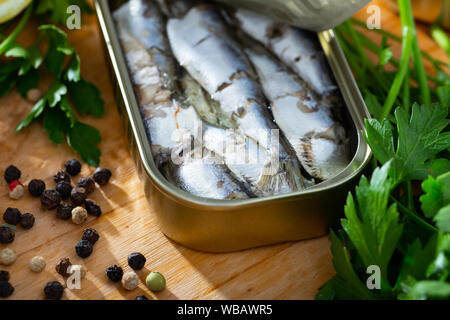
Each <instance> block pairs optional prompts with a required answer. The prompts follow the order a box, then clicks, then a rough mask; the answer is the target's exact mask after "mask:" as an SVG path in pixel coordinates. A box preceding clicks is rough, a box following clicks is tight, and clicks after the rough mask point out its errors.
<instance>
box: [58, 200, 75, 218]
mask: <svg viewBox="0 0 450 320" xmlns="http://www.w3.org/2000/svg"><path fill="white" fill-rule="evenodd" d="M72 210H73V206H72V205H71V204H70V203H61V204H60V205H59V207H58V209H56V216H57V217H58V218H60V219H62V220H68V219H70V218H71V217H72Z"/></svg>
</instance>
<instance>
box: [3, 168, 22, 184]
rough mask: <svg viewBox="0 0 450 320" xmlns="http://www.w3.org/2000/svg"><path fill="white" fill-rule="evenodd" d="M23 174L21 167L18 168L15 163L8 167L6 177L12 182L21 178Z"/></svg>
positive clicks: (7, 180)
mask: <svg viewBox="0 0 450 320" xmlns="http://www.w3.org/2000/svg"><path fill="white" fill-rule="evenodd" d="M21 174H22V173H21V172H20V170H19V169H17V168H16V167H15V166H13V165H10V166H9V167H8V168H6V170H5V175H4V177H5V180H6V182H8V183H11V182H13V181H14V180H19V179H20V175H21Z"/></svg>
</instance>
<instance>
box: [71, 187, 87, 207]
mask: <svg viewBox="0 0 450 320" xmlns="http://www.w3.org/2000/svg"><path fill="white" fill-rule="evenodd" d="M86 197H87V194H86V189H84V188H80V187H75V188H73V189H72V191H71V192H70V200H72V204H73V205H74V206H81V205H82V204H84V201H85V200H86Z"/></svg>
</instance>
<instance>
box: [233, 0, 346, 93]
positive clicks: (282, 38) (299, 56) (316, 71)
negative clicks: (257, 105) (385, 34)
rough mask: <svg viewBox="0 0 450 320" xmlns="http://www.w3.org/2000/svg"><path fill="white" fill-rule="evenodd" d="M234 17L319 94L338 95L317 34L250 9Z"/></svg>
mask: <svg viewBox="0 0 450 320" xmlns="http://www.w3.org/2000/svg"><path fill="white" fill-rule="evenodd" d="M233 17H234V18H235V20H236V21H237V22H238V24H239V26H240V28H241V29H242V30H243V31H244V32H245V33H247V34H248V35H250V36H251V37H252V38H254V39H255V40H257V41H259V42H261V43H262V44H264V46H266V47H267V48H268V49H269V50H270V51H272V52H273V53H274V54H275V55H276V56H277V57H278V59H280V60H281V61H282V62H284V63H285V64H286V65H287V66H289V67H290V68H291V69H292V70H294V71H295V72H296V73H297V74H298V75H299V76H300V77H301V78H302V79H304V80H305V81H306V82H307V83H308V84H309V85H310V86H311V87H312V88H313V89H314V90H315V91H316V92H317V93H319V94H321V95H327V96H332V95H334V94H335V91H336V89H337V86H336V83H335V81H334V79H333V74H332V72H331V70H330V68H329V66H328V62H327V60H326V57H325V55H324V53H323V50H322V48H321V46H320V43H319V41H318V39H317V36H316V35H315V34H314V33H312V32H310V31H307V30H302V29H299V28H296V27H291V26H288V25H284V24H281V23H278V22H276V21H273V20H272V19H270V18H268V17H266V16H264V15H261V14H259V13H256V12H254V11H250V10H247V9H241V8H239V9H237V10H236V11H235V13H234V14H233Z"/></svg>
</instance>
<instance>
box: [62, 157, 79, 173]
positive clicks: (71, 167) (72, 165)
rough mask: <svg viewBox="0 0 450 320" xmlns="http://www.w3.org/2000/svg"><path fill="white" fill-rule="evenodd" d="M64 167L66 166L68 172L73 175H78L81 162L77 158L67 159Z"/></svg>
mask: <svg viewBox="0 0 450 320" xmlns="http://www.w3.org/2000/svg"><path fill="white" fill-rule="evenodd" d="M64 167H65V168H66V172H67V173H68V174H70V175H71V176H72V177H73V176H76V175H77V174H79V173H80V171H81V163H80V161H78V160H77V159H72V160H69V161H66V163H64Z"/></svg>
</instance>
